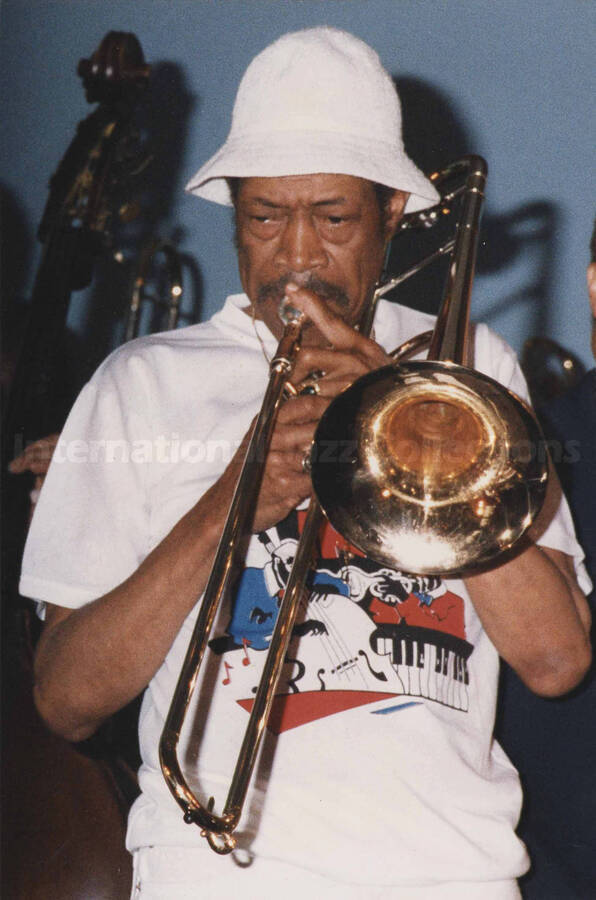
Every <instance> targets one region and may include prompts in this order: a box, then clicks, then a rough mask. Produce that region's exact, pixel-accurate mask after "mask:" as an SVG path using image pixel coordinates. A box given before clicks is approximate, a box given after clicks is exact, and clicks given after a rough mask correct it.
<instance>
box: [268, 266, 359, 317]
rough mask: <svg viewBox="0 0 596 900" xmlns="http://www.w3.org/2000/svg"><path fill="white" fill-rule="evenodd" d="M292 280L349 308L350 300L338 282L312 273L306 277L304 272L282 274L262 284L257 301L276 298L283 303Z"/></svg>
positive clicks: (323, 298)
mask: <svg viewBox="0 0 596 900" xmlns="http://www.w3.org/2000/svg"><path fill="white" fill-rule="evenodd" d="M290 282H292V283H294V284H298V285H300V287H302V288H306V290H307V291H312V292H313V294H316V295H317V297H320V299H321V300H329V301H331V302H332V303H336V304H337V305H338V306H339V307H341V308H342V309H348V308H349V305H350V300H349V298H348V295H347V294H346V292H345V291H344V290H343V289H342V288H340V287H338V285H337V284H332V283H331V282H330V281H324V280H323V279H322V278H319V277H318V276H317V275H312V274H311V275H309V276H308V277H306V278H305V276H304V275H303V274H302V275H296V274H289V275H282V276H281V278H278V279H277V281H270V282H268V283H267V284H262V285H261V286H260V288H259V290H258V291H257V301H258V302H259V303H262V302H264V301H265V300H276V301H277V302H278V303H281V301H282V299H283V298H284V297H285V293H286V287H287V286H288V284H290Z"/></svg>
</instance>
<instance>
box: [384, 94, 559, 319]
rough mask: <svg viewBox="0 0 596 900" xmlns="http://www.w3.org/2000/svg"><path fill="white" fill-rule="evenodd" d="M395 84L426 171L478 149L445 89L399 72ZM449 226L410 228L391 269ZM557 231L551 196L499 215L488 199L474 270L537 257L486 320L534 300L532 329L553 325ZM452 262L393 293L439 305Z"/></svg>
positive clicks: (420, 304)
mask: <svg viewBox="0 0 596 900" xmlns="http://www.w3.org/2000/svg"><path fill="white" fill-rule="evenodd" d="M395 84H396V87H397V90H398V92H399V94H400V97H401V99H402V105H403V133H404V144H405V148H406V152H407V153H408V154H409V155H410V156H411V157H412V158H413V159H414V160H415V162H416V164H417V165H418V166H419V167H420V168H421V169H422V170H423V171H424V172H426V173H428V174H430V173H431V172H434V171H437V170H439V169H441V168H442V167H444V166H445V165H447V163H449V162H451V161H453V160H455V159H457V158H458V157H460V156H463V155H465V154H466V153H473V152H476V151H477V141H476V138H475V136H474V135H473V134H472V133H471V132H470V131H469V130H468V129H467V128H466V126H465V125H464V123H463V121H462V119H461V118H460V117H459V116H458V115H457V113H456V112H455V111H454V107H453V104H452V103H451V102H450V100H448V98H447V97H446V96H445V95H444V94H442V93H441V92H440V91H438V90H437V89H436V88H435V87H431V86H430V85H428V84H426V83H424V82H422V81H419V80H418V79H415V78H397V79H395ZM489 179H490V172H489ZM489 183H490V182H489ZM489 190H490V189H489ZM452 228H453V225H452V224H450V223H449V225H448V226H447V224H446V223H445V224H444V225H438V226H436V227H435V228H433V229H432V230H430V231H427V230H424V231H415V232H406V233H405V234H404V235H403V236H401V237H400V238H399V239H398V240H397V241H396V242H395V245H394V248H393V249H392V252H391V257H390V262H389V267H390V271H391V272H392V273H397V272H400V271H402V270H405V269H407V268H408V267H409V266H411V265H413V264H414V263H416V262H417V261H418V260H419V259H420V258H421V257H423V256H425V255H426V254H427V253H430V252H432V251H433V250H435V249H436V248H437V247H438V246H439V245H440V243H441V242H442V241H443V240H445V239H446V236H447V234H449V233H451V231H452ZM556 231H557V212H556V208H555V207H554V205H553V204H552V203H549V202H547V201H542V200H537V201H535V202H533V203H529V204H525V205H524V206H520V207H517V208H516V209H513V210H511V211H507V212H505V213H501V214H498V215H493V214H491V212H490V206H489V205H487V206H486V207H485V209H484V215H483V219H482V228H481V235H480V238H481V239H480V245H479V248H478V261H477V268H476V271H477V274H478V275H491V274H496V273H501V274H504V273H505V270H507V269H508V268H511V267H513V266H514V265H515V264H516V263H517V262H518V261H519V260H521V259H522V258H525V257H527V258H528V259H530V260H532V265H531V271H530V273H529V274H526V273H525V272H524V275H523V277H524V278H525V282H522V283H521V284H520V285H519V287H517V288H516V289H515V290H514V291H513V292H511V293H509V294H506V295H505V296H501V297H497V298H496V299H495V300H494V301H493V302H492V303H491V304H490V305H489V306H488V307H486V308H485V310H484V312H483V314H482V319H483V320H484V321H487V322H489V324H490V323H491V321H494V319H495V318H496V317H497V316H499V315H500V314H502V313H506V312H508V311H509V310H510V309H511V308H512V307H519V306H525V305H527V304H530V305H531V317H530V322H531V325H530V328H529V331H530V332H531V333H532V334H544V333H547V332H548V327H549V324H550V323H549V313H550V310H551V308H552V303H553V297H552V284H553V269H554V265H555V250H556V243H555V235H556ZM447 266H448V261H447V260H442V261H441V262H440V263H436V264H433V265H432V266H430V267H429V268H427V269H426V270H425V271H423V272H421V273H420V274H419V275H417V276H415V277H414V278H412V279H411V280H410V281H408V282H406V283H405V284H404V285H402V286H401V287H400V288H399V289H398V292H396V294H395V299H399V302H401V303H404V304H405V305H406V306H412V307H413V308H415V309H419V310H422V311H424V312H429V313H436V312H437V310H438V308H439V304H440V301H441V297H442V294H443V287H444V283H445V278H446V274H447ZM472 317H474V312H473V313H472Z"/></svg>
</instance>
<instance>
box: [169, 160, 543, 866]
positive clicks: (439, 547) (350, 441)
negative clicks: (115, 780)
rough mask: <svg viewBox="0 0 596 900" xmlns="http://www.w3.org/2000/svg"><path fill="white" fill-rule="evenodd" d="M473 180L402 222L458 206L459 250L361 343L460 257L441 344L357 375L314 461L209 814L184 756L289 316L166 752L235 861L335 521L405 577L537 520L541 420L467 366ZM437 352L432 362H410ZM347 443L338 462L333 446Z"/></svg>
mask: <svg viewBox="0 0 596 900" xmlns="http://www.w3.org/2000/svg"><path fill="white" fill-rule="evenodd" d="M462 175H463V176H464V181H463V184H460V185H459V186H457V187H456V188H454V189H452V190H451V191H446V192H445V193H444V194H443V197H442V200H441V203H440V204H438V205H437V206H436V207H433V208H432V209H430V210H424V211H423V212H421V213H414V214H410V215H407V216H405V217H404V218H403V219H402V223H401V228H402V229H403V228H409V227H414V226H421V225H422V226H425V227H430V226H432V225H433V224H435V222H437V221H438V220H439V218H440V217H441V215H442V214H443V213H449V212H450V211H451V204H452V203H453V201H455V200H456V199H457V198H460V200H461V208H460V213H459V220H458V224H457V228H456V232H455V236H454V238H453V239H451V240H449V241H447V242H446V243H445V244H444V245H443V246H442V247H440V248H439V249H438V250H436V251H435V252H434V253H432V254H430V255H429V256H428V257H426V258H425V259H424V260H422V261H421V262H420V263H418V264H417V265H415V266H413V267H412V268H411V269H410V270H408V271H407V272H405V273H403V274H401V275H399V276H397V277H395V278H393V279H391V280H389V281H385V282H383V283H382V284H380V285H378V286H377V288H376V289H375V291H374V294H373V296H372V299H371V303H370V304H369V306H368V308H367V309H366V310H365V312H364V314H363V317H362V319H361V322H360V323H359V328H360V331H361V332H362V333H363V334H366V335H369V334H370V332H371V329H372V322H373V318H374V312H375V308H376V304H377V302H378V300H379V298H380V297H382V296H384V295H385V294H387V293H389V292H390V291H392V290H393V289H394V288H395V287H396V286H397V285H398V284H400V283H401V282H402V281H404V280H406V279H407V278H409V277H411V276H412V275H413V274H415V273H416V272H418V271H420V269H421V268H423V267H424V266H426V265H427V264H428V263H430V262H432V261H433V260H435V259H437V258H439V257H441V256H443V255H445V254H447V253H450V254H451V258H450V264H449V273H448V278H447V283H446V287H445V294H444V299H443V303H442V305H441V309H440V311H439V314H438V318H437V323H436V327H435V329H434V332H432V333H427V334H424V335H420V336H418V337H417V338H414V339H413V340H412V341H409V342H407V344H405V345H402V347H400V348H398V350H397V351H395V353H394V354H392V356H394V358H395V362H394V364H393V365H389V366H385V367H383V368H381V369H378V370H376V371H374V372H370V373H368V374H367V375H364V376H363V377H362V378H359V379H358V380H357V381H356V382H354V384H353V385H352V386H351V387H350V388H348V389H347V390H346V391H344V392H343V393H342V394H340V395H339V396H338V397H337V398H336V399H335V400H333V401H332V403H331V404H330V405H329V407H328V409H327V410H326V412H325V413H324V415H323V417H322V418H321V421H320V423H319V425H318V428H317V431H316V434H315V440H314V443H313V447H312V451H311V475H312V480H313V488H314V493H315V498H316V499H315V498H313V499H312V500H311V503H310V506H309V509H308V513H307V516H306V521H305V524H304V529H303V532H302V537H301V540H300V543H299V544H298V547H297V549H296V554H295V558H294V564H293V567H292V570H291V573H290V576H289V579H288V583H287V585H286V588H285V592H284V595H283V598H282V601H281V605H280V609H279V613H278V617H277V621H276V624H275V628H274V631H273V634H272V637H271V643H270V647H269V650H268V653H267V657H266V659H265V663H264V669H263V675H262V677H261V682H260V684H259V686H258V688H257V692H256V695H255V699H254V704H253V708H252V711H251V714H250V718H249V721H248V725H247V728H246V732H245V735H244V739H243V741H242V746H241V749H240V752H239V755H238V759H237V763H236V768H235V770H234V773H233V775H232V779H231V783H230V788H229V792H228V795H227V799H226V802H225V805H224V808H223V811H222V812H221V814H219V815H218V814H216V813H214V811H213V807H214V798H213V797H212V798H210V800H209V801H208V803H207V805H206V806H205V805H202V804H201V803H200V802H199V800H198V799H197V798H196V796H195V794H194V793H193V791H192V790H191V789H190V787H189V785H188V783H187V781H186V779H185V776H184V774H183V773H182V770H181V767H180V763H179V761H178V757H177V746H178V741H179V738H180V732H181V729H182V725H183V722H184V717H185V714H186V710H187V707H188V704H189V703H190V699H191V696H192V693H193V690H194V688H195V685H196V681H197V678H198V674H199V668H200V665H201V661H202V658H203V655H204V652H205V648H206V646H207V642H208V640H209V635H210V633H211V629H212V626H213V622H214V619H215V616H216V613H217V610H218V609H219V607H220V605H221V602H222V598H223V597H224V596H225V595H226V592H227V590H228V588H229V587H230V581H231V576H232V573H233V572H234V571H235V570H236V565H235V564H236V562H237V561H238V558H239V556H240V553H241V545H242V543H243V538H244V537H245V535H246V533H247V531H248V530H249V528H250V523H251V517H252V512H253V510H254V507H255V504H256V499H257V496H258V492H259V489H260V483H261V478H262V474H263V468H264V466H263V463H262V460H264V459H265V458H266V454H267V450H268V447H269V443H270V440H271V436H272V432H273V429H274V426H275V421H276V415H277V411H278V409H279V406H280V404H281V402H282V399H283V396H284V388H285V385H286V383H287V382H288V381H289V380H290V378H291V375H292V371H293V368H294V365H295V362H296V359H297V355H298V353H299V349H300V335H301V328H302V322H301V320H302V314H301V313H299V312H298V311H296V310H294V309H293V308H292V307H291V306H289V305H287V304H286V305H285V306H283V309H282V311H281V312H280V315H281V316H282V319H283V320H284V324H285V330H284V333H283V335H282V338H281V341H280V343H279V346H278V348H277V351H276V353H275V354H274V357H273V359H272V361H271V363H270V380H269V384H268V387H267V390H266V394H265V398H264V401H263V405H262V407H261V411H260V413H259V415H258V417H257V420H256V423H255V426H254V429H253V432H252V436H251V440H250V443H249V446H248V450H247V453H246V457H245V461H244V465H243V468H242V471H241V474H240V477H239V481H238V485H237V488H236V492H235V494H234V497H233V499H232V503H231V506H230V510H229V514H228V519H227V522H226V525H225V527H224V531H223V534H222V538H221V541H220V544H219V547H218V550H217V553H216V556H215V560H214V563H213V568H212V571H211V575H210V578H209V581H208V583H207V587H206V589H205V594H204V597H203V600H202V603H201V607H200V610H199V614H198V617H197V621H196V624H195V627H194V631H193V634H192V637H191V640H190V643H189V647H188V650H187V654H186V658H185V660H184V663H183V666H182V670H181V672H180V676H179V680H178V684H177V687H176V689H175V692H174V695H173V698H172V702H171V706H170V709H169V712H168V715H167V718H166V722H165V726H164V729H163V732H162V736H161V741H160V748H159V752H160V761H161V768H162V772H163V775H164V778H165V780H166V783H167V784H168V787H169V789H170V791H171V792H172V794H173V796H174V797H175V799H176V800H177V802H178V804H179V805H180V807H181V808H182V810H183V813H184V820H185V821H186V822H188V823H195V824H197V825H199V827H200V828H201V829H202V834H203V835H204V836H205V837H206V839H207V841H208V843H209V845H210V846H211V848H212V849H213V850H214V851H215V852H216V853H219V854H227V853H230V852H231V851H232V850H234V848H235V846H236V838H235V836H234V830H235V829H236V827H237V825H238V823H239V820H240V816H241V814H242V808H243V804H244V800H245V797H246V793H247V791H248V786H249V783H250V779H251V776H252V772H253V769H254V766H255V763H256V759H257V755H258V750H259V747H260V742H261V738H262V736H263V732H264V729H265V726H266V724H267V721H268V718H269V713H270V711H271V707H272V705H273V700H274V696H275V691H276V689H277V684H278V682H279V678H280V675H281V671H282V667H283V664H284V660H285V655H286V651H287V648H288V645H289V642H290V638H291V634H292V629H293V627H294V623H295V620H296V616H297V612H298V608H299V606H300V603H301V601H302V600H303V599H306V598H307V588H306V586H305V585H306V580H307V577H308V574H309V571H310V569H311V567H312V566H313V564H314V554H315V546H316V540H317V536H318V533H319V530H320V527H321V525H322V523H323V521H324V516H325V514H326V515H327V516H328V518H329V520H330V521H331V524H332V525H333V526H334V527H335V528H336V529H337V530H338V531H339V532H340V533H341V534H342V535H343V536H344V537H345V538H347V540H348V541H349V542H350V543H352V544H354V545H355V546H356V547H357V548H358V549H360V550H362V551H363V552H365V553H366V554H367V555H369V556H371V557H373V558H376V559H378V560H379V561H381V562H386V563H388V564H389V565H392V566H394V567H395V568H400V569H402V570H404V571H410V572H422V573H425V574H426V573H428V574H436V573H442V574H452V573H455V572H462V571H468V570H470V569H474V568H477V567H479V566H482V565H486V564H487V563H488V562H490V561H491V560H492V559H494V558H495V557H496V556H497V555H498V554H500V553H502V552H503V551H505V550H507V549H509V548H511V547H512V546H513V545H514V544H515V543H516V542H517V540H519V538H521V536H522V535H523V534H524V533H525V532H526V531H527V529H528V528H529V526H530V524H531V523H532V521H533V520H534V518H535V516H536V515H537V514H538V512H539V510H540V508H541V506H542V502H543V500H544V496H545V492H546V482H547V465H546V462H545V460H544V456H543V454H540V453H538V452H536V447H537V445H539V444H540V441H541V433H540V429H539V426H538V425H537V423H536V420H535V418H534V416H533V414H532V413H531V411H530V410H529V408H528V407H527V406H526V405H525V404H524V403H523V402H522V401H521V400H519V398H517V397H515V395H514V394H512V393H511V392H510V391H508V390H507V389H506V388H504V387H502V386H501V385H499V384H498V383H497V382H495V381H494V380H493V379H491V378H488V377H487V376H485V375H482V374H480V373H477V372H475V371H473V370H471V369H468V368H466V367H465V366H464V365H463V363H464V361H465V360H466V357H467V350H468V319H469V307H470V297H471V289H472V282H473V276H474V267H475V258H476V248H477V243H478V234H479V223H480V215H481V210H482V202H483V194H484V185H485V182H486V175H487V166H486V163H485V161H484V160H483V159H482V158H481V157H479V156H468V157H464V158H463V159H461V160H458V161H456V162H454V163H452V164H451V165H450V166H448V167H447V168H446V169H445V170H443V171H442V172H440V173H435V174H434V175H432V176H431V179H432V180H433V181H434V182H435V184H437V185H440V186H443V185H444V184H449V183H451V182H452V180H453V179H454V178H457V177H460V176H462ZM426 345H428V359H427V360H426V361H414V362H404V360H405V359H406V357H409V356H411V355H413V354H417V353H418V352H419V351H420V350H421V349H422V348H423V346H426ZM330 442H331V446H336V447H341V448H345V447H349V448H351V452H350V453H348V454H346V453H344V452H342V453H341V454H337V462H336V463H335V464H333V465H330V464H329V463H322V462H319V456H321V457H325V458H328V457H329V453H328V452H327V453H325V454H320V453H319V449H320V448H321V447H325V448H326V449H328V448H329V446H330Z"/></svg>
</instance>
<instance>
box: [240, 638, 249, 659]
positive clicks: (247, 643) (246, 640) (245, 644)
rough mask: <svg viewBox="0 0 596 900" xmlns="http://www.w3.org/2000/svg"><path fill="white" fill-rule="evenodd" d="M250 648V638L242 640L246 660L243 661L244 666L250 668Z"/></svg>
mask: <svg viewBox="0 0 596 900" xmlns="http://www.w3.org/2000/svg"><path fill="white" fill-rule="evenodd" d="M249 646H250V641H249V640H248V638H245V637H243V638H242V649H243V650H244V659H243V660H242V665H243V666H250V659H249V656H248V649H247V648H248V647H249Z"/></svg>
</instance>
